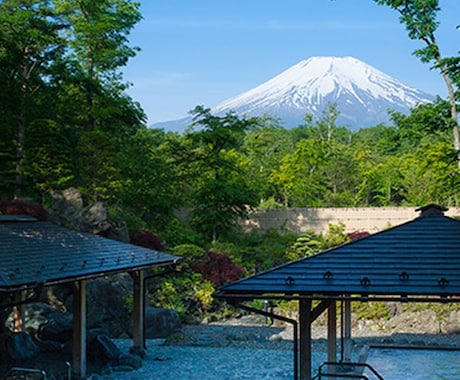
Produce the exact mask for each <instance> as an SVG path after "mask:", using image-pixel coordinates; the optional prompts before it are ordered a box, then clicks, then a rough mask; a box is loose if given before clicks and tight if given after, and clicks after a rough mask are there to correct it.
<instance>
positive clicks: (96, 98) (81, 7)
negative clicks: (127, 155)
mask: <svg viewBox="0 0 460 380" xmlns="http://www.w3.org/2000/svg"><path fill="white" fill-rule="evenodd" d="M54 4H55V7H56V9H57V11H58V12H59V13H61V14H62V15H63V19H64V20H65V21H66V23H67V24H68V28H67V29H66V32H65V36H66V41H67V43H68V47H69V49H68V56H67V59H68V60H69V61H70V62H69V65H70V66H71V67H72V72H73V73H74V78H75V81H76V83H78V86H72V87H71V90H72V94H71V95H72V96H73V97H75V95H76V93H77V94H78V92H79V94H78V95H79V97H80V99H79V103H80V113H79V115H80V118H82V117H83V116H84V120H82V121H83V122H84V123H85V124H86V128H87V129H88V130H90V131H93V130H95V129H96V128H99V129H100V128H104V127H105V126H107V123H105V122H104V121H105V119H106V118H107V113H109V114H112V113H113V112H114V109H113V108H115V106H114V105H113V102H110V101H109V102H107V101H108V100H109V99H110V98H111V94H115V95H118V96H117V98H118V97H120V96H121V94H122V92H123V91H124V90H125V89H126V85H125V84H123V83H122V81H121V78H122V76H121V73H120V71H119V68H120V67H122V66H125V65H126V63H127V62H128V60H129V58H131V57H133V56H134V55H135V53H136V51H137V50H138V49H137V48H134V47H130V46H129V39H128V36H129V33H130V31H131V30H132V28H133V27H134V25H135V24H136V23H137V22H138V21H139V20H140V19H141V14H140V12H139V3H137V2H132V1H128V0H54ZM112 120H113V118H112Z"/></svg>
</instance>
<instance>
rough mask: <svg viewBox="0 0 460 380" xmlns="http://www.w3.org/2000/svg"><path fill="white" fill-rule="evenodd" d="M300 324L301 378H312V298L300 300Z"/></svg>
mask: <svg viewBox="0 0 460 380" xmlns="http://www.w3.org/2000/svg"><path fill="white" fill-rule="evenodd" d="M299 322H300V323H299V324H300V339H299V345H300V350H299V353H300V360H299V364H300V379H301V380H311V370H312V365H311V323H312V322H313V318H312V310H311V300H307V299H300V300H299Z"/></svg>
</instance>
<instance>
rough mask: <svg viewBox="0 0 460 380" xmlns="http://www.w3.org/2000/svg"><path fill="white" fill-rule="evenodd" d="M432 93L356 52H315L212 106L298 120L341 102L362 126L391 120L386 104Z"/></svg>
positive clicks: (343, 111)
mask: <svg viewBox="0 0 460 380" xmlns="http://www.w3.org/2000/svg"><path fill="white" fill-rule="evenodd" d="M432 99H433V97H432V96H430V95H428V94H425V93H422V92H420V91H418V90H416V89H414V88H412V87H409V86H407V85H405V84H403V83H401V82H399V81H398V80H396V79H394V78H392V77H391V76H389V75H387V74H385V73H383V72H381V71H380V70H378V69H376V68H374V67H372V66H370V65H367V64H366V63H364V62H362V61H360V60H358V59H356V58H353V57H312V58H309V59H306V60H303V61H301V62H299V63H297V64H295V65H294V66H292V67H290V68H288V69H287V70H285V71H283V72H282V73H280V74H279V75H277V76H275V77H274V78H273V79H270V80H268V81H267V82H265V83H262V84H261V85H259V86H257V87H255V88H254V89H252V90H249V91H247V92H245V93H243V94H241V95H238V96H236V97H233V98H231V99H228V100H226V101H224V102H222V103H220V104H218V105H217V106H216V107H214V108H212V111H213V112H214V113H217V114H222V113H225V112H228V111H231V110H232V111H235V112H236V113H238V114H247V115H251V116H261V115H263V114H269V115H271V116H273V117H277V118H280V119H281V120H286V119H289V118H290V119H298V124H300V123H301V122H302V120H303V117H304V116H305V114H306V113H311V114H313V115H314V116H316V117H320V116H321V112H322V110H323V109H324V108H325V107H326V106H327V104H328V103H337V105H338V111H339V112H340V117H339V120H340V119H342V122H345V123H346V124H352V125H353V126H357V127H364V126H370V125H369V123H374V122H375V123H378V122H385V121H388V114H387V110H388V109H393V110H396V111H400V112H407V111H408V110H409V109H410V108H413V107H414V106H416V105H417V104H418V103H426V102H428V101H431V100H432ZM379 118H380V119H381V120H380V121H378V120H379ZM374 119H375V120H374Z"/></svg>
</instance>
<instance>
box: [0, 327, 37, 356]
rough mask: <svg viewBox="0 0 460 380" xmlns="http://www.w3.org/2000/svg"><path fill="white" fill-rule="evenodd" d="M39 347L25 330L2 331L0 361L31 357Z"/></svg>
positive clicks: (0, 336)
mask: <svg viewBox="0 0 460 380" xmlns="http://www.w3.org/2000/svg"><path fill="white" fill-rule="evenodd" d="M38 353H39V348H38V347H37V345H36V344H35V343H34V341H33V340H32V338H31V337H30V335H29V334H27V333H25V332H18V333H14V332H3V333H2V334H1V335H0V358H1V361H6V362H8V361H13V362H22V361H27V360H31V359H33V358H34V357H35V356H37V355H38Z"/></svg>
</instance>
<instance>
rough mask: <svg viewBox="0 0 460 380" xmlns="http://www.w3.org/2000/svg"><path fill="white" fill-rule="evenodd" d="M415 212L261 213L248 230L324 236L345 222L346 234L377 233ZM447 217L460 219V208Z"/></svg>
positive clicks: (296, 210)
mask: <svg viewBox="0 0 460 380" xmlns="http://www.w3.org/2000/svg"><path fill="white" fill-rule="evenodd" d="M415 210H416V208H415V207H374V208H291V209H263V210H262V209H259V210H256V211H255V212H254V213H253V214H251V216H250V218H249V220H247V221H245V222H244V226H245V228H246V229H247V230H251V229H258V230H260V231H266V230H268V229H270V228H274V229H276V230H279V231H292V232H295V233H301V232H304V231H306V230H313V231H315V232H316V233H321V232H325V231H327V230H328V227H329V224H335V225H337V224H339V223H340V222H342V223H344V224H345V232H356V231H366V232H370V233H374V232H377V231H381V230H383V229H385V228H388V227H393V226H396V225H399V224H402V223H405V222H407V221H409V220H412V219H414V218H416V217H417V216H418V215H419V212H418V211H415ZM445 215H446V216H450V217H459V216H460V208H459V207H452V208H450V209H449V210H448V211H447V212H446V213H445Z"/></svg>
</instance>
